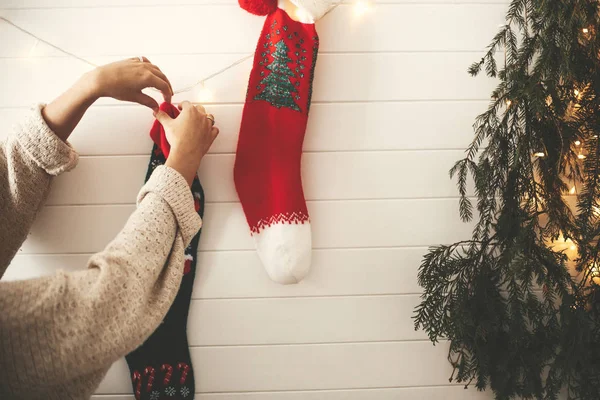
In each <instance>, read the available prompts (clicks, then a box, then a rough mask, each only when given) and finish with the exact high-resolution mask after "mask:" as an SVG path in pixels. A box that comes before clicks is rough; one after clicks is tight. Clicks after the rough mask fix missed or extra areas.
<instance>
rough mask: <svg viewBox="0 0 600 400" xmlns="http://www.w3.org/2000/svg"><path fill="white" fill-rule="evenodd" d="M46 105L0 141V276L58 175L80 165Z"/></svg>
mask: <svg viewBox="0 0 600 400" xmlns="http://www.w3.org/2000/svg"><path fill="white" fill-rule="evenodd" d="M42 107H43V105H39V106H37V107H35V108H34V109H33V110H32V112H31V113H30V115H29V116H28V117H27V118H26V119H25V120H24V121H23V123H21V124H20V125H18V126H17V127H16V128H15V132H14V134H13V135H11V136H9V137H8V138H7V139H6V140H5V141H3V142H0V227H2V229H0V277H2V275H3V274H4V271H5V270H6V268H7V267H8V264H9V263H10V261H11V259H12V258H13V257H14V255H15V254H16V252H17V250H18V249H19V247H21V244H22V243H23V241H24V240H25V239H26V238H27V233H28V232H29V229H30V228H31V225H32V224H33V221H34V219H35V216H36V215H37V212H38V211H39V209H40V207H41V206H42V205H43V203H44V200H45V199H46V196H47V194H48V190H49V188H50V183H51V182H52V178H53V177H54V176H55V175H58V174H60V173H62V172H64V171H68V170H70V169H72V168H74V167H75V165H76V164H77V160H78V156H77V153H76V152H75V151H74V150H73V148H72V147H71V146H70V145H69V144H68V143H65V142H63V141H62V140H60V139H59V138H58V137H57V136H56V135H55V134H54V132H52V130H50V128H49V127H48V125H47V124H46V122H45V121H44V118H43V117H42V115H41V109H42Z"/></svg>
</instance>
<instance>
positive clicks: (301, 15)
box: [295, 7, 311, 21]
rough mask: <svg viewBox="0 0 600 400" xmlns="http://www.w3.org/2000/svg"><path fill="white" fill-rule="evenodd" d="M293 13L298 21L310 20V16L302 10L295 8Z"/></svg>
mask: <svg viewBox="0 0 600 400" xmlns="http://www.w3.org/2000/svg"><path fill="white" fill-rule="evenodd" d="M295 13H296V18H298V20H299V21H310V19H311V17H310V14H309V13H308V12H307V11H306V10H305V9H304V8H300V7H297V8H296V12H295Z"/></svg>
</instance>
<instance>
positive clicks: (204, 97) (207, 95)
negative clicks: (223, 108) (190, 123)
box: [196, 82, 214, 103]
mask: <svg viewBox="0 0 600 400" xmlns="http://www.w3.org/2000/svg"><path fill="white" fill-rule="evenodd" d="M196 99H197V100H198V102H199V103H210V102H212V101H213V100H214V95H213V92H212V90H210V89H209V88H207V87H206V85H205V84H204V82H202V83H200V89H199V90H198V93H197V94H196Z"/></svg>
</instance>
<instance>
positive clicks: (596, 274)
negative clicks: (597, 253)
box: [590, 263, 600, 285]
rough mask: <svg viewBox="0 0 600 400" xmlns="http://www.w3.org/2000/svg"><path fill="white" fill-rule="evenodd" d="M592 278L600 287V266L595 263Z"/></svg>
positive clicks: (591, 272)
mask: <svg viewBox="0 0 600 400" xmlns="http://www.w3.org/2000/svg"><path fill="white" fill-rule="evenodd" d="M590 277H591V278H592V281H593V282H594V283H595V284H596V285H600V268H598V264H596V263H594V265H592V266H591V268H590Z"/></svg>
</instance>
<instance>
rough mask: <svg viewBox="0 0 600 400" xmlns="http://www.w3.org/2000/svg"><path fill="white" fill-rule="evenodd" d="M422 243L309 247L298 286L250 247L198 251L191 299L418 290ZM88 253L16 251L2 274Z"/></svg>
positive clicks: (72, 266)
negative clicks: (307, 267) (280, 278)
mask: <svg viewBox="0 0 600 400" xmlns="http://www.w3.org/2000/svg"><path fill="white" fill-rule="evenodd" d="M426 251H427V249H426V248H377V249H328V250H313V254H312V265H311V271H310V274H309V275H308V276H307V277H306V278H305V279H304V280H302V282H300V283H299V284H297V285H286V286H284V285H279V284H276V283H274V282H272V281H271V280H270V279H269V278H268V277H267V274H266V272H265V271H264V268H263V266H262V264H261V263H260V260H259V258H258V255H257V254H256V252H255V251H253V250H248V251H233V252H231V251H217V252H211V251H208V252H206V251H203V252H200V253H199V258H198V272H197V274H196V279H195V284H194V292H193V298H195V299H219V298H256V297H260V298H266V297H304V296H345V295H381V294H416V293H420V291H421V289H420V287H419V285H418V284H417V268H418V266H419V265H420V263H421V260H422V258H423V255H424V254H425V253H426ZM88 259H89V255H87V254H83V255H77V254H57V255H51V254H44V255H39V254H19V255H17V257H15V259H14V260H13V261H12V263H11V265H10V267H9V268H8V270H7V271H6V274H5V275H4V277H3V278H2V279H7V280H15V279H28V278H35V277H38V276H42V275H50V274H53V273H55V272H56V271H57V270H59V269H63V270H66V271H76V270H80V269H83V268H85V267H86V265H87V261H88Z"/></svg>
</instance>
